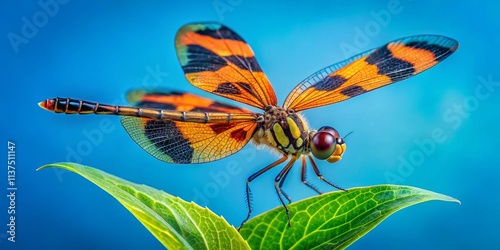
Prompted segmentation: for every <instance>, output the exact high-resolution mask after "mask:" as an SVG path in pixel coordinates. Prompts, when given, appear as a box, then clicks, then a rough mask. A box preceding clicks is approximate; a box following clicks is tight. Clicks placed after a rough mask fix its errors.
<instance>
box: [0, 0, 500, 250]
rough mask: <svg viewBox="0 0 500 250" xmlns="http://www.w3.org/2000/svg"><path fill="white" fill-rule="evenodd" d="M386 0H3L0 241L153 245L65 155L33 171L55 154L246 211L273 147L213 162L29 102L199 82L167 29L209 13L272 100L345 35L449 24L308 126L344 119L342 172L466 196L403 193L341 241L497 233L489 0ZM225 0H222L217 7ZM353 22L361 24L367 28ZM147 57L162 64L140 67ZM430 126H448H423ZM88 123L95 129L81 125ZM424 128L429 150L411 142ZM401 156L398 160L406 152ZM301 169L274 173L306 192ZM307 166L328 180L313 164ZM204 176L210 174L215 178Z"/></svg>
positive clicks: (340, 53)
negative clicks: (63, 166)
mask: <svg viewBox="0 0 500 250" xmlns="http://www.w3.org/2000/svg"><path fill="white" fill-rule="evenodd" d="M41 2H42V3H46V2H49V0H41ZM389 2H391V1H317V2H314V1H306V3H304V2H303V1H297V2H293V3H292V2H291V1H288V3H287V4H278V3H269V1H247V0H241V1H236V0H232V1H229V0H228V1H226V0H220V1H219V0H217V1H212V0H211V1H199V2H190V3H185V1H148V3H138V2H133V1H120V2H118V1H116V3H109V2H101V1H76V0H73V1H69V2H67V3H65V4H60V5H58V8H59V9H58V11H57V12H54V13H51V14H53V16H50V17H49V18H48V19H47V22H46V23H45V24H44V23H43V21H44V20H43V16H44V14H43V13H42V14H41V12H44V8H43V7H42V6H41V5H40V4H39V3H37V2H36V1H30V2H28V1H25V3H23V4H21V3H17V2H15V1H8V2H7V3H4V4H3V6H2V8H1V10H0V18H1V22H0V23H1V26H0V27H1V28H0V35H2V38H1V39H0V48H1V58H2V60H1V64H2V65H1V71H0V72H1V81H2V86H3V91H1V92H0V97H1V98H0V100H1V102H2V110H3V111H2V112H3V115H2V122H1V123H0V124H1V125H0V131H1V135H0V136H1V140H0V142H1V144H4V145H6V144H7V140H13V141H14V142H15V143H16V153H17V164H16V166H17V186H18V192H17V211H16V217H17V220H16V223H17V224H16V225H17V227H16V230H17V231H16V243H11V242H9V241H7V239H6V238H5V237H6V233H5V231H6V230H7V227H6V226H2V225H4V224H6V223H8V219H7V212H6V211H7V206H8V205H7V199H6V197H5V196H4V195H2V198H1V199H0V240H1V242H0V248H1V249H35V248H36V249H90V248H94V249H111V248H116V249H139V248H146V249H161V247H162V246H161V244H160V243H158V242H157V240H156V239H155V238H154V237H153V236H152V235H151V234H150V233H149V232H148V231H147V230H146V229H145V228H144V227H143V226H142V225H141V224H140V223H139V222H138V221H137V220H136V219H135V218H134V217H133V216H132V215H131V214H130V213H129V212H128V211H127V210H126V209H124V208H123V207H122V206H121V205H120V204H119V203H118V202H117V201H116V200H114V199H113V198H112V197H111V196H109V195H108V194H107V193H105V192H103V191H102V190H100V189H99V188H97V187H96V186H95V185H93V184H91V183H90V182H88V181H86V180H84V179H83V178H81V177H80V176H77V175H75V174H72V173H69V172H65V171H62V170H61V171H60V170H53V169H49V170H44V171H41V172H36V171H35V169H36V168H38V167H40V166H42V165H44V164H47V163H53V162H61V161H66V160H71V161H76V162H80V163H83V164H85V165H89V166H93V167H96V168H99V169H102V170H104V171H106V172H108V173H111V174H114V175H116V176H119V177H121V178H124V179H127V180H130V181H133V182H136V183H144V184H147V185H149V186H152V187H155V188H157V189H162V190H165V191H167V192H169V193H171V194H174V195H177V196H180V197H181V198H183V199H185V200H188V201H191V200H193V199H195V200H197V201H198V202H199V203H201V204H202V205H207V206H208V207H209V208H210V209H212V210H213V211H215V212H216V213H217V214H220V215H222V216H224V218H227V220H228V221H229V223H231V224H234V225H239V223H240V221H241V220H242V219H243V218H244V217H245V215H246V205H245V198H244V182H245V179H246V178H247V177H248V176H249V175H250V174H252V173H253V172H255V171H257V170H258V169H260V168H262V167H264V166H265V165H267V164H269V163H270V162H272V161H274V160H275V159H276V156H275V155H271V154H269V153H268V152H267V151H266V150H258V149H255V148H254V147H253V146H252V145H248V146H247V147H246V148H245V149H244V150H243V151H244V152H240V153H239V154H236V155H234V156H231V157H228V158H226V159H223V160H220V161H217V162H213V163H206V164H198V165H173V164H166V163H163V162H160V161H158V160H156V159H154V158H153V157H150V156H149V155H148V154H147V153H146V152H144V151H143V150H141V149H140V148H139V147H138V146H137V145H136V144H135V143H134V142H133V141H132V140H130V139H129V136H128V135H127V133H126V132H125V131H124V130H123V129H122V127H121V125H120V122H119V118H118V117H105V116H66V115H56V114H52V113H49V112H46V111H43V110H42V109H40V108H39V107H38V106H37V102H39V101H42V100H44V99H46V98H52V97H56V96H59V97H74V98H82V99H86V100H93V101H99V102H102V103H113V104H126V102H125V100H124V94H125V93H126V92H127V91H128V90H130V89H134V88H140V87H141V86H142V87H149V88H155V87H157V86H159V87H171V88H176V89H180V90H185V91H190V92H194V93H198V94H203V91H201V90H198V89H195V88H194V87H193V86H191V85H190V84H189V83H188V82H187V81H186V79H185V78H184V75H183V72H182V70H181V68H180V66H179V64H178V62H177V58H176V55H175V49H174V45H173V40H174V36H175V33H176V31H177V29H178V28H179V27H181V26H182V25H184V24H186V23H190V22H196V21H208V20H213V21H220V22H223V23H225V24H226V25H228V26H229V27H231V28H232V29H234V30H236V31H237V32H238V33H239V34H240V35H241V36H242V37H244V39H245V40H246V41H247V42H248V43H249V44H250V45H251V46H252V48H253V50H254V52H255V54H256V56H257V58H258V60H259V63H260V65H261V67H262V68H263V69H264V71H265V72H266V74H267V76H268V77H269V79H270V81H271V82H272V83H273V86H274V88H275V90H276V93H277V95H278V98H279V100H280V102H282V101H283V100H284V98H285V97H286V95H287V94H288V92H289V91H290V90H291V89H292V88H293V87H294V86H295V85H296V84H297V83H298V82H300V81H301V80H302V79H304V78H305V77H307V76H308V75H310V74H311V73H313V72H315V71H316V70H319V69H320V68H323V67H325V66H327V65H330V64H332V63H335V62H338V61H341V60H343V59H345V58H347V57H349V56H350V55H351V54H350V53H349V51H347V52H346V51H345V50H343V48H345V47H346V46H351V47H350V48H351V49H353V48H354V49H355V50H357V51H358V52H361V51H364V50H368V49H371V48H374V47H377V46H380V45H382V44H384V43H386V42H388V41H390V40H393V39H396V38H400V37H404V36H408V35H414V34H425V33H431V34H441V35H446V36H449V37H452V38H455V39H456V40H458V41H459V42H460V48H459V49H458V51H457V52H456V53H455V54H453V55H452V56H451V57H450V58H448V59H447V60H445V61H444V62H443V63H441V64H439V65H438V66H436V67H434V68H432V69H430V70H429V71H427V72H425V73H423V74H421V75H418V76H416V77H413V78H411V79H408V80H406V81H404V82H402V83H397V84H395V85H391V86H389V87H385V88H382V89H379V90H376V91H374V92H370V93H368V94H365V95H363V96H361V97H357V98H354V99H352V100H348V101H346V102H342V103H338V104H335V105H332V106H327V107H323V108H317V109H313V110H310V111H306V112H305V115H306V117H307V118H308V121H309V123H310V126H311V127H313V128H318V127H320V126H323V125H331V126H334V127H335V128H337V129H338V130H339V131H340V132H341V133H342V134H344V135H345V134H346V133H348V132H350V131H354V133H353V134H352V135H350V136H349V137H348V138H347V143H348V144H347V147H348V150H347V152H346V154H345V155H344V158H343V160H342V161H341V162H339V163H337V164H333V165H329V164H327V163H326V162H321V163H320V164H319V167H320V169H321V170H322V172H323V174H324V175H325V176H326V177H328V178H330V179H331V180H334V182H336V183H337V184H339V185H340V186H342V187H346V188H349V187H356V186H368V185H375V184H382V183H397V184H404V185H411V186H416V187H421V188H425V189H428V190H433V191H436V192H440V193H443V194H447V195H450V196H453V197H456V198H458V199H460V200H461V202H462V204H461V205H458V204H454V203H446V202H436V201H434V202H428V203H424V204H420V205H417V206H414V207H411V208H408V209H404V210H402V211H400V212H397V213H396V214H394V215H392V216H391V217H389V218H388V219H387V220H385V221H384V222H382V223H381V224H380V225H379V226H378V227H377V228H376V229H374V230H373V231H371V232H370V233H368V234H367V235H366V236H365V237H363V238H362V239H360V240H359V241H357V242H356V243H354V244H353V245H352V246H351V249H373V248H384V249H403V248H404V249H473V248H474V249H491V248H499V247H500V245H499V244H500V243H499V241H498V238H497V236H498V224H499V223H500V219H499V218H500V217H499V216H498V209H499V208H500V201H499V199H498V191H499V190H500V184H499V183H500V182H499V181H498V179H499V177H500V172H499V168H498V166H499V163H500V159H499V154H498V148H499V147H498V146H499V142H498V138H499V135H500V134H499V130H498V119H499V118H498V117H499V115H500V110H499V109H498V107H499V105H500V91H498V90H499V88H498V85H500V83H497V84H496V85H497V86H494V87H491V86H490V90H491V91H489V92H488V91H487V89H486V88H485V87H484V86H483V85H482V84H483V83H482V81H481V80H480V79H486V80H488V79H491V80H492V81H493V82H495V81H496V82H500V73H499V72H498V58H499V57H500V53H499V50H498V44H500V35H499V33H498V27H499V24H500V23H499V17H498V9H500V4H499V3H498V2H495V1H481V2H471V1H451V0H450V1H432V2H431V1H410V0H400V1H399V5H398V6H397V8H396V10H397V11H393V12H392V13H391V12H389V13H390V20H389V19H388V18H386V19H385V20H382V21H381V20H380V19H379V18H377V14H375V15H374V14H373V13H381V12H382V13H387V11H388V3H389ZM224 4H225V7H226V9H217V8H216V7H217V6H219V8H222V7H224ZM384 11H385V12H384ZM46 16H47V15H46ZM23 17H25V18H26V19H27V20H33V18H34V17H35V18H40V19H38V21H37V23H38V24H39V25H40V26H41V27H38V28H37V32H36V33H34V32H33V31H32V33H31V34H29V33H28V34H27V35H28V36H30V37H29V38H26V40H25V42H27V43H21V44H18V45H14V46H13V44H12V43H11V42H10V41H9V38H8V37H9V34H11V32H12V33H14V34H17V35H19V36H22V34H23V33H22V32H23V25H24V21H23ZM386 17H387V16H386ZM40 22H42V23H40ZM367 28H368V32H367V31H366V29H367ZM359 32H363V33H364V34H365V35H366V37H364V40H363V39H361V40H360V37H359V36H360V34H359ZM25 33H26V32H25ZM10 36H12V34H11V35H10ZM157 70H159V72H160V73H159V74H158V73H154V74H152V73H151V72H154V71H157ZM477 90H479V91H480V92H476V91H477ZM486 95H487V96H486ZM100 126H101V127H100ZM436 129H437V130H441V131H442V132H443V133H444V136H443V137H444V139H443V138H441V139H442V140H441V141H439V142H436V141H434V142H430V141H432V139H431V138H432V133H433V131H435V130H436ZM86 133H94V135H95V133H100V134H101V135H102V138H100V139H99V138H97V136H96V137H94V139H96V138H97V139H99V140H97V141H96V140H94V141H91V140H89V139H88V137H86V136H85V134H86ZM423 142H424V143H427V144H426V145H427V147H429V148H428V150H423V149H422V148H421V147H420V146H419V144H421V143H423ZM429 143H430V144H432V145H434V146H433V147H431V146H430V144H429ZM89 145H90V147H89ZM1 148H2V150H3V152H4V153H0V155H3V156H2V157H6V156H5V155H6V151H7V149H6V146H4V147H1ZM71 152H76V153H71ZM404 159H406V161H408V162H410V163H409V164H410V166H409V167H408V166H406V167H402V164H403V161H405V160H404ZM412 159H413V160H412ZM411 162H412V163H411ZM4 164H5V162H4ZM229 164H237V167H238V168H237V169H239V170H240V172H239V173H237V174H232V175H230V178H229V179H228V183H222V184H214V183H216V182H215V180H214V178H213V177H212V176H214V175H217V174H221V173H227V171H226V170H225V169H226V167H227V166H228V165H229ZM1 169H2V170H1V171H0V183H2V187H5V188H6V187H7V184H6V179H7V177H6V166H5V165H3V167H2V168H1ZM299 169H300V168H299V167H297V166H296V167H295V169H294V170H293V171H292V173H291V174H290V175H289V177H288V179H287V180H288V181H287V183H286V184H285V188H286V190H287V192H288V193H289V194H292V197H293V199H294V200H300V199H302V198H305V197H309V196H312V195H314V193H313V192H312V191H311V190H310V189H308V188H307V187H305V186H303V185H302V184H301V183H300V171H299ZM278 171H279V170H278V169H274V170H273V171H270V173H268V174H266V175H264V176H262V177H260V178H258V179H257V180H256V181H255V182H254V183H253V186H252V187H253V191H254V207H255V213H254V215H257V214H260V213H262V212H264V211H266V210H269V209H271V208H274V207H276V206H278V205H279V204H278V203H279V201H278V199H277V196H276V195H275V193H274V189H273V185H272V181H273V179H274V176H275V175H276V174H277V172H278ZM310 179H311V180H312V181H313V182H314V183H317V185H318V186H319V187H320V188H321V189H322V190H331V188H329V187H328V186H326V185H323V184H322V183H319V181H317V180H316V179H315V178H313V175H312V174H310ZM214 185H215V186H216V187H217V189H216V190H211V189H210V187H213V186H214ZM4 190H5V189H4ZM207 190H208V191H207ZM3 192H6V191H3ZM197 193H198V196H197V197H196V194H197ZM200 193H201V195H199V194H200ZM2 194H3V193H2Z"/></svg>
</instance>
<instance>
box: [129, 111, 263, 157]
mask: <svg viewBox="0 0 500 250" xmlns="http://www.w3.org/2000/svg"><path fill="white" fill-rule="evenodd" d="M121 122H122V125H123V127H124V128H125V130H126V131H127V133H128V134H129V135H130V137H131V138H132V139H133V140H134V141H135V142H136V143H137V144H138V145H139V146H140V147H141V148H142V149H144V150H145V151H146V152H148V153H149V154H151V155H152V156H154V157H155V158H157V159H159V160H162V161H165V162H170V163H183V164H187V163H202V162H211V161H215V160H219V159H221V158H224V157H227V156H229V155H232V154H234V153H236V152H238V151H239V150H240V149H242V148H243V146H245V145H246V144H247V142H248V141H249V140H250V138H251V137H252V135H253V132H254V130H255V128H256V126H257V123H255V121H244V122H229V123H228V122H224V123H195V122H180V121H169V120H154V119H148V118H140V117H130V116H127V117H122V120H121Z"/></svg>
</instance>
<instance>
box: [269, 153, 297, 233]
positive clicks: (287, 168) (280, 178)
mask: <svg viewBox="0 0 500 250" xmlns="http://www.w3.org/2000/svg"><path fill="white" fill-rule="evenodd" d="M296 160H297V158H296V157H293V158H292V159H291V160H290V161H289V162H288V163H287V164H286V166H285V167H284V168H283V169H282V170H281V172H280V173H279V174H278V175H277V176H276V178H275V179H274V188H276V193H278V197H279V199H280V202H281V205H283V207H284V208H285V211H286V216H287V217H288V226H289V227H290V226H291V225H292V224H291V223H290V211H289V210H288V207H287V206H286V204H285V202H284V201H283V198H282V197H281V195H283V196H285V198H286V199H288V200H289V201H290V198H289V197H288V195H287V194H286V193H284V192H283V190H282V189H281V186H282V185H283V181H284V180H285V178H286V176H287V175H288V172H290V169H291V168H292V166H293V164H294V163H295V161H296Z"/></svg>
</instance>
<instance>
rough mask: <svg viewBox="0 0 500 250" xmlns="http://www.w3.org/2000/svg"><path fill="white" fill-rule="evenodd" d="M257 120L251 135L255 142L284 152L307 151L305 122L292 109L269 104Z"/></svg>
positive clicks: (296, 153)
mask: <svg viewBox="0 0 500 250" xmlns="http://www.w3.org/2000/svg"><path fill="white" fill-rule="evenodd" d="M257 122H258V124H259V127H258V129H257V131H256V133H255V134H254V136H253V139H254V142H255V143H257V144H265V145H268V146H270V147H272V148H275V149H277V150H278V151H280V152H281V153H284V154H292V155H298V154H301V153H304V152H308V151H309V147H308V145H309V131H308V129H307V124H306V122H305V120H304V118H303V117H302V116H301V115H300V114H298V113H295V111H294V110H293V109H284V108H282V107H277V106H271V105H269V106H267V107H266V108H265V112H264V114H263V115H261V116H260V117H258V119H257Z"/></svg>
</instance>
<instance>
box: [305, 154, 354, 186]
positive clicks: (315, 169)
mask: <svg viewBox="0 0 500 250" xmlns="http://www.w3.org/2000/svg"><path fill="white" fill-rule="evenodd" d="M308 157H309V161H311V165H312V167H313V170H314V173H316V176H318V178H319V179H320V180H322V181H324V182H325V183H326V184H328V185H330V186H332V187H334V188H336V189H339V190H342V191H347V189H343V188H341V187H339V186H337V185H336V184H334V183H333V182H331V181H329V180H327V179H325V177H323V175H322V174H321V173H320V172H319V169H318V166H316V163H315V162H314V160H313V158H312V157H311V156H310V155H309V156H308Z"/></svg>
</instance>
